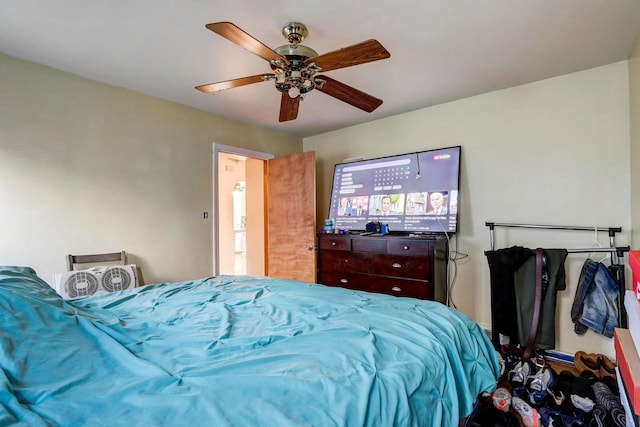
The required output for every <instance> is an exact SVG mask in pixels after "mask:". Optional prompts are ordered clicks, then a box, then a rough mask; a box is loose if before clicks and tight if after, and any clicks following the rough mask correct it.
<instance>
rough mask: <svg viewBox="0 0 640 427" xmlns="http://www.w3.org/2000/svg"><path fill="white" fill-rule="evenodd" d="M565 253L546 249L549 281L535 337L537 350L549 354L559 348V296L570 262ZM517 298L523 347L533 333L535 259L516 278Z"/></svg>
mask: <svg viewBox="0 0 640 427" xmlns="http://www.w3.org/2000/svg"><path fill="white" fill-rule="evenodd" d="M567 255H568V252H567V250H566V249H544V257H545V258H546V270H545V271H546V275H547V277H546V280H545V281H544V283H545V285H544V286H543V294H542V306H541V314H540V323H539V325H538V331H537V334H536V340H535V347H536V348H538V349H543V350H549V349H552V348H555V345H556V328H555V317H556V299H557V298H556V296H557V292H558V291H563V290H565V289H566V288H567V284H566V280H565V279H566V273H565V268H564V262H565V260H566V259H567ZM514 287H515V295H516V315H517V317H518V321H517V324H518V335H517V336H518V342H519V343H520V345H522V346H523V347H524V346H526V345H527V338H528V337H529V331H530V330H531V321H532V318H533V309H534V299H535V289H536V261H535V257H532V258H529V259H527V260H526V261H525V262H524V263H523V264H522V266H521V267H520V268H519V269H518V270H516V272H515V274H514Z"/></svg>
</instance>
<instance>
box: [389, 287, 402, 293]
mask: <svg viewBox="0 0 640 427" xmlns="http://www.w3.org/2000/svg"><path fill="white" fill-rule="evenodd" d="M391 290H392V291H393V292H400V291H402V289H401V288H399V287H397V286H394V287H393V288H391Z"/></svg>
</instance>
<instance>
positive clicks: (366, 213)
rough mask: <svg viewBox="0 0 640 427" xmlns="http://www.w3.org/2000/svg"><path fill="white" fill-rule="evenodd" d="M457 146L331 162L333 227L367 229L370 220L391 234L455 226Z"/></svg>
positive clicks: (449, 229) (446, 229) (449, 230)
mask: <svg viewBox="0 0 640 427" xmlns="http://www.w3.org/2000/svg"><path fill="white" fill-rule="evenodd" d="M460 151H461V147H460V146H456V147H448V148H440V149H436V150H428V151H420V152H416V153H408V154H399V155H395V156H388V157H380V158H376V159H369V160H359V161H355V162H349V163H339V164H337V165H335V168H334V172H333V186H332V187H331V203H330V207H329V216H328V218H330V219H333V222H334V227H335V228H336V229H343V230H350V231H354V232H355V231H363V232H364V231H365V229H366V224H367V223H369V222H380V223H381V224H385V225H388V229H389V232H391V233H406V234H420V233H424V234H436V233H456V232H457V230H458V193H459V189H460Z"/></svg>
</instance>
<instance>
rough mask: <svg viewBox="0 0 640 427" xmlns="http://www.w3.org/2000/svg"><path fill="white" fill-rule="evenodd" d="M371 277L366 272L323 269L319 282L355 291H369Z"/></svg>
mask: <svg viewBox="0 0 640 427" xmlns="http://www.w3.org/2000/svg"><path fill="white" fill-rule="evenodd" d="M371 279H372V276H370V275H367V274H358V273H348V272H344V271H323V272H322V277H321V283H322V284H324V285H328V286H339V287H341V288H348V289H353V290H356V291H371V285H370V283H371Z"/></svg>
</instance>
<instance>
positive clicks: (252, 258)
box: [213, 144, 274, 275]
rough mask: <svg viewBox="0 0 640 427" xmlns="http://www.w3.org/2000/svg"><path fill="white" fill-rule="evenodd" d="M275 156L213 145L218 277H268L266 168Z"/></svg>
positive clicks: (215, 272)
mask: <svg viewBox="0 0 640 427" xmlns="http://www.w3.org/2000/svg"><path fill="white" fill-rule="evenodd" d="M273 157H274V156H273V155H271V154H267V153H260V152H254V151H250V150H244V149H241V148H237V147H230V146H224V145H221V144H213V175H214V176H213V182H214V186H213V187H214V195H213V196H214V201H215V202H214V203H215V209H214V215H215V218H214V230H213V232H214V239H213V241H214V248H213V252H214V260H213V261H214V274H216V275H217V274H236V275H244V274H250V275H264V274H265V271H266V261H265V260H266V255H265V252H266V250H265V246H266V245H265V240H266V236H265V229H266V227H265V203H266V199H265V194H264V193H265V168H266V161H267V160H268V159H271V158H273Z"/></svg>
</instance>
